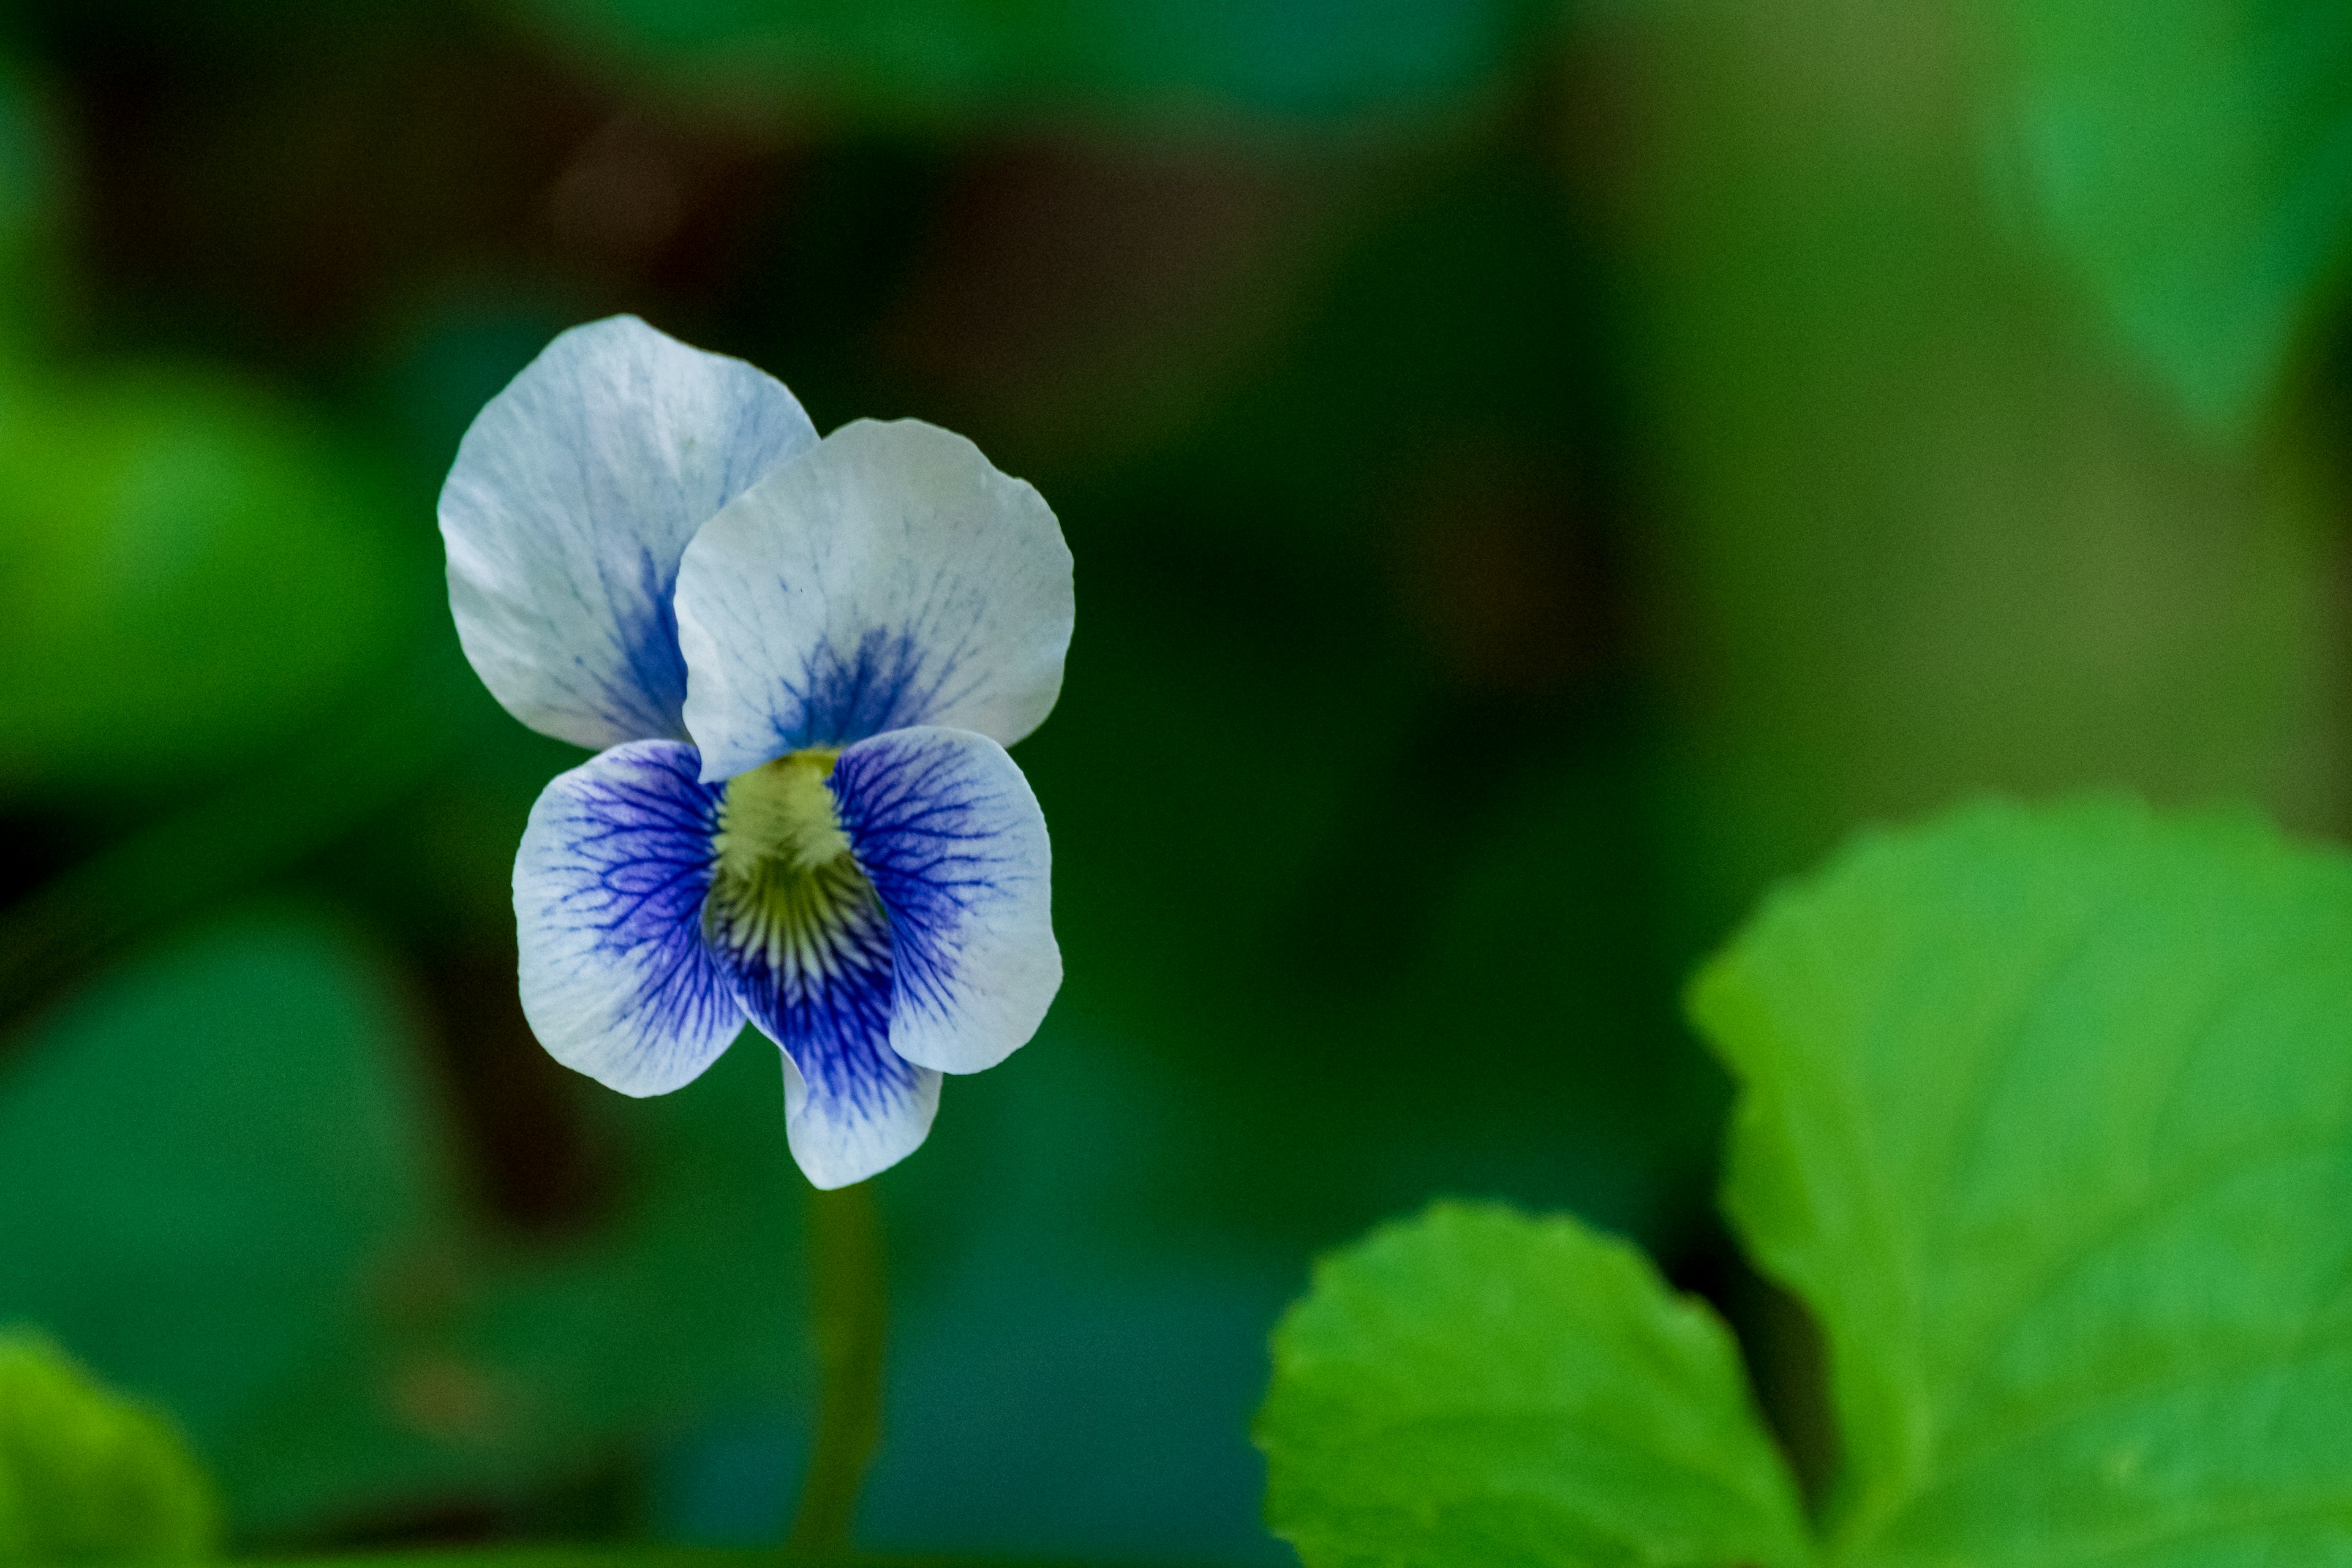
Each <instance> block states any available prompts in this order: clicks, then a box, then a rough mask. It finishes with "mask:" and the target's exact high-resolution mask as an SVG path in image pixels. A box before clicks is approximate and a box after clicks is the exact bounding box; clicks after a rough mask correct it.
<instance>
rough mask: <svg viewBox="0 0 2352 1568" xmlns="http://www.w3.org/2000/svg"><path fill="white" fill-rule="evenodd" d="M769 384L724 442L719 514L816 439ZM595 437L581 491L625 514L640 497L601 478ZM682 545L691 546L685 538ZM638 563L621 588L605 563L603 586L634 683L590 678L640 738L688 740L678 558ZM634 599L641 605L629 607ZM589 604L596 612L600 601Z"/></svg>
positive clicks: (715, 508)
mask: <svg viewBox="0 0 2352 1568" xmlns="http://www.w3.org/2000/svg"><path fill="white" fill-rule="evenodd" d="M742 374H744V375H746V376H749V377H751V378H753V379H755V380H757V381H764V380H765V378H764V377H761V376H760V375H759V373H758V372H756V371H752V370H751V369H750V367H748V366H746V367H743V371H742ZM574 379H575V381H578V380H580V377H579V376H578V375H577V374H575V377H574ZM766 390H767V389H766V388H764V387H761V388H760V389H759V392H760V395H746V396H743V397H740V398H739V399H738V400H737V404H736V410H735V423H734V426H733V428H732V429H731V430H730V431H729V433H728V435H727V437H726V438H725V439H724V440H723V441H721V442H720V443H719V449H720V450H721V452H723V453H724V454H725V461H726V465H727V468H726V472H725V474H724V475H723V476H722V477H721V478H720V479H719V493H718V497H717V500H716V501H715V503H714V504H712V505H710V506H709V508H708V511H709V515H713V516H715V515H716V514H717V513H718V512H719V510H721V509H723V508H724V507H725V506H726V505H727V504H728V503H729V502H730V501H732V500H734V499H735V498H736V497H737V496H740V495H741V494H742V493H743V492H744V491H745V490H747V489H751V487H752V485H754V484H756V483H758V482H759V481H760V480H761V479H764V478H765V477H766V476H767V474H768V472H769V471H770V470H771V469H772V468H775V467H776V465H777V464H779V463H781V462H786V461H789V460H790V459H791V458H794V457H797V456H799V455H800V454H801V453H802V452H803V451H805V450H806V449H807V447H809V445H810V444H811V443H812V442H813V441H814V438H815V433H814V430H813V429H811V428H809V427H808V426H807V416H806V415H804V414H803V413H802V412H801V409H800V405H799V404H797V403H795V402H793V401H792V400H791V395H790V394H789V393H787V394H784V395H783V401H782V402H781V403H779V402H777V401H774V400H772V399H771V398H770V397H769V396H767V395H765V393H766ZM590 401H591V399H590V398H589V396H588V395H587V392H586V390H585V389H584V386H583V390H582V391H581V392H580V393H578V394H577V395H576V396H575V398H574V404H575V405H576V406H579V407H582V408H584V407H586V406H587V405H589V403H590ZM786 409H789V410H790V411H791V412H790V416H786V415H785V413H784V411H785V410H786ZM592 436H593V433H592V432H591V431H590V430H588V429H587V428H586V427H585V426H584V425H583V428H582V429H581V430H580V431H579V432H578V433H577V434H576V435H575V436H574V437H573V438H572V443H571V445H572V452H573V456H574V460H575V461H576V462H577V463H578V464H579V468H580V485H581V493H582V494H583V495H591V496H594V495H599V494H600V492H606V493H603V494H602V496H601V500H600V503H599V504H597V505H596V506H595V507H594V508H593V510H595V511H597V512H598V513H600V514H604V515H614V516H617V515H625V514H626V513H627V511H629V510H631V509H632V508H633V507H634V505H635V503H634V502H633V501H631V500H629V499H628V498H627V497H625V496H623V495H619V494H617V493H609V492H611V490H612V487H611V486H610V485H609V484H607V483H604V482H602V481H601V480H600V479H599V476H598V473H597V471H596V469H595V468H593V466H592V464H591V461H590V459H591V457H592V454H593V448H594V443H593V439H592ZM803 437H804V438H803ZM684 499H685V498H684V497H683V496H677V497H674V498H673V500H674V503H675V504H678V505H681V506H682V504H683V501H684ZM691 510H693V511H695V512H702V511H703V510H705V509H704V508H702V507H700V506H697V507H695V508H693V509H691ZM696 526H699V521H698V522H697V524H696ZM689 532H690V531H689ZM678 549H679V551H680V552H683V551H684V549H685V542H684V541H683V540H681V541H680V542H679V544H678ZM635 567H636V572H635V577H636V580H635V583H633V584H629V585H628V589H629V591H627V592H616V591H615V588H616V584H614V580H613V578H614V573H613V571H612V569H611V568H610V567H608V566H607V565H605V564H604V563H599V566H598V578H599V583H598V586H599V587H600V588H601V589H602V590H603V593H604V605H605V607H606V608H607V610H608V612H609V613H610V614H611V615H612V616H613V617H614V631H613V635H614V638H615V642H616V645H617V646H616V648H615V651H616V652H617V654H618V655H619V663H620V666H621V668H622V669H623V670H625V672H626V674H627V676H628V679H629V680H630V682H631V689H629V690H626V691H615V690H614V689H613V688H612V686H611V684H610V683H609V682H607V681H605V680H603V679H597V678H595V677H593V675H592V676H590V678H589V679H591V681H592V682H593V684H594V685H595V686H597V687H598V688H599V689H601V691H602V695H603V700H602V701H601V702H600V703H599V704H598V705H597V706H598V713H599V716H600V717H602V718H603V719H604V721H606V722H607V723H608V724H611V725H612V726H613V727H614V730H615V731H619V732H620V733H623V734H625V735H628V736H630V737H631V738H633V739H653V738H656V737H659V738H661V739H665V740H676V741H684V740H686V739H688V735H687V730H686V720H685V710H686V689H687V668H686V654H685V652H684V650H683V649H682V648H681V647H679V645H678V640H677V572H678V557H677V555H672V556H671V557H670V558H668V559H667V560H663V559H661V558H659V557H657V556H656V553H655V552H653V551H651V550H640V551H639V552H637V556H636V561H635ZM633 604H634V606H635V607H634V608H625V606H630V605H633ZM583 610H588V611H590V612H591V614H592V616H593V606H588V605H583ZM572 663H573V665H574V666H575V667H576V668H580V669H581V671H582V672H583V674H587V673H588V672H587V661H586V660H585V659H583V658H574V659H573V660H572Z"/></svg>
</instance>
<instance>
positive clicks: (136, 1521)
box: [0, 1331, 220, 1568]
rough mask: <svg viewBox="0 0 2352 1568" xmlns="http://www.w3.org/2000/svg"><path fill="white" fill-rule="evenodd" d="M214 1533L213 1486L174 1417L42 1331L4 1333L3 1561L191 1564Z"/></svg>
mask: <svg viewBox="0 0 2352 1568" xmlns="http://www.w3.org/2000/svg"><path fill="white" fill-rule="evenodd" d="M219 1531H220V1505H219V1503H218V1501H217V1500H215V1498H214V1496H213V1489H212V1483H211V1482H210V1481H209V1480H208V1479H206V1478H205V1473H204V1471H203V1470H202V1469H201V1468H199V1467H198V1466H197V1464H196V1462H195V1459H194V1456H192V1455H191V1454H189V1452H188V1449H187V1445H186V1444H184V1443H183V1442H182V1441H181V1440H180V1435H179V1434H178V1433H177V1432H175V1431H174V1430H173V1428H172V1426H171V1424H170V1423H169V1422H168V1421H165V1420H164V1419H163V1418H162V1417H160V1416H158V1415H155V1414H154V1413H153V1412H152V1411H149V1410H146V1409H143V1408H142V1407H141V1406H139V1405H134V1404H131V1402H130V1401H128V1400H124V1399H121V1398H119V1397H117V1396H116V1395H114V1394H110V1393H109V1392H108V1391H107V1390H105V1389H103V1388H100V1387H99V1386H98V1385H97V1384H94V1383H92V1382H91V1381H90V1379H89V1375H88V1374H87V1373H84V1372H83V1371H82V1370H81V1368H79V1367H78V1366H76V1365H74V1364H73V1363H71V1362H70V1361H68V1360H67V1359H66V1358H65V1357H64V1356H63V1355H62V1354H60V1353H59V1352H58V1349H57V1347H56V1346H55V1345H53V1344H51V1343H49V1342H47V1340H46V1339H44V1338H42V1337H41V1336H40V1335H38V1334H34V1333H27V1332H25V1331H10V1332H0V1563H11V1564H15V1563H27V1564H34V1565H36V1568H67V1565H71V1564H80V1563H124V1562H137V1563H184V1562H192V1561H195V1560H197V1559H201V1558H205V1557H207V1556H210V1555H211V1554H212V1552H214V1550H215V1548H216V1547H217V1545H218V1544H219V1539H218V1538H219Z"/></svg>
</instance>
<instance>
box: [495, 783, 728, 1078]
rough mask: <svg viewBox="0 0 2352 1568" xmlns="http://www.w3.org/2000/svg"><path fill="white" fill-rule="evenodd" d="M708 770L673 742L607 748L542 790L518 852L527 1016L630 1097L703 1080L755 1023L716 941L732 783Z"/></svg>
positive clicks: (564, 1051) (577, 1064)
mask: <svg viewBox="0 0 2352 1568" xmlns="http://www.w3.org/2000/svg"><path fill="white" fill-rule="evenodd" d="M700 771H701V758H700V756H699V754H698V752H696V751H695V749H694V748H693V747H692V746H688V745H684V744H681V743H679V742H673V741H640V742H632V743H630V744H628V745H623V746H615V747H614V748H613V749H612V750H610V751H607V752H602V753H600V754H598V755H597V756H595V757H593V758H591V759H589V761H587V762H586V763H582V764H581V765H580V766H579V767H576V768H574V769H572V771H571V772H570V773H563V774H561V775H559V776H558V777H557V778H556V779H555V780H554V782H552V783H551V784H549V785H548V786H547V788H546V789H545V790H544V791H542V792H541V795H540V797H539V800H538V802H537V803H536V804H535V805H532V807H531V810H530V823H529V825H528V826H525V828H524V829H523V838H522V847H521V849H520V852H519V853H518V854H517V855H516V857H515V874H514V898H515V924H516V933H517V936H518V938H519V939H520V948H521V952H520V980H521V989H522V1005H523V1012H524V1015H525V1016H527V1017H529V1019H530V1026H531V1030H532V1032H533V1033H534V1034H536V1035H537V1036H538V1037H539V1040H540V1043H541V1045H542V1046H544V1047H547V1050H548V1053H549V1054H550V1055H551V1056H552V1057H554V1058H555V1059H556V1060H558V1061H560V1062H562V1063H563V1064H564V1065H565V1066H566V1067H569V1068H574V1069H576V1070H578V1071H580V1072H583V1073H585V1074H587V1075H588V1076H589V1077H591V1078H593V1079H596V1080H597V1081H598V1082H600V1083H603V1084H605V1085H607V1086H609V1087H611V1088H613V1089H619V1090H620V1091H621V1092H622V1093H624V1094H634V1095H648V1094H665V1093H667V1092H668V1091H669V1090H671V1089H677V1088H679V1087H681V1086H682V1085H685V1084H688V1083H690V1082H692V1081H693V1080H694V1079H696V1078H697V1077H698V1076H700V1074H701V1072H702V1070H703V1068H707V1067H709V1065H710V1064H711V1062H713V1061H715V1060H716V1059H718V1058H719V1053H721V1052H722V1051H724V1050H725V1049H726V1048H727V1047H728V1045H729V1044H730V1042H731V1041H732V1040H733V1039H734V1038H735V1037H736V1035H737V1034H739V1033H740V1032H741V1030H742V1027H743V1009H742V1008H741V1007H740V1005H737V1003H736V1001H735V996H734V988H733V987H732V986H731V985H730V984H729V980H728V976H727V975H726V974H725V973H723V971H722V970H721V968H720V966H719V963H718V962H717V961H716V958H715V955H714V954H713V953H712V952H711V951H710V948H709V944H708V943H707V942H705V940H704V938H703V932H702V918H703V908H704V905H705V903H706V901H707V900H708V898H709V891H710V881H711V874H712V868H713V855H712V849H711V844H712V838H713V836H714V834H715V833H716V831H717V827H718V821H719V804H720V799H721V792H719V790H717V789H714V788H712V787H710V786H709V785H706V784H701V783H700V782H698V774H699V773H700Z"/></svg>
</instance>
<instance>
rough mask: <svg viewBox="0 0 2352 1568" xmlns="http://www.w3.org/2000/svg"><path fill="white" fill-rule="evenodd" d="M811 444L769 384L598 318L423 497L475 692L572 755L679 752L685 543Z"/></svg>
mask: <svg viewBox="0 0 2352 1568" xmlns="http://www.w3.org/2000/svg"><path fill="white" fill-rule="evenodd" d="M815 444H816V427H815V426H813V425H811V424H810V423H809V419H808V416H807V415H806V414H804V413H803V412H802V411H801V405H800V404H799V402H798V401H797V400H795V399H794V398H793V395H792V394H791V393H790V392H788V391H786V390H785V389H784V385H783V384H782V382H780V381H777V380H776V379H774V378H773V377H772V376H770V375H767V374H764V373H762V372H761V371H759V370H756V369H754V368H753V367H752V366H751V365H748V364H746V363H743V362H742V361H740V360H736V359H728V358H726V357H724V356H722V355H719V354H712V353H703V352H702V351H700V350H699V349H692V348H688V347H687V346H686V345H685V344H684V343H681V342H677V340H675V339H673V338H669V337H667V336H665V335H663V334H662V333H660V332H657V331H655V330H654V329H653V328H651V327H649V326H647V325H646V324H645V322H643V321H638V320H637V319H636V318H635V316H614V317H613V318H611V319H610V320H607V321H594V322H591V323H590V324H589V325H587V326H584V327H574V328H573V329H572V331H568V332H565V333H564V334H563V335H562V336H561V337H559V338H557V339H556V340H555V341H554V342H551V343H550V344H548V346H547V348H546V349H545V350H544V351H543V352H542V353H541V354H540V356H539V357H538V358H537V359H535V360H533V361H531V362H530V364H529V365H527V366H525V367H524V369H523V372H522V374H520V375H518V376H516V377H515V379H514V381H513V382H512V383H511V384H509V385H508V387H507V389H506V390H505V391H503V392H501V393H499V395H497V396H496V397H494V398H492V399H490V401H489V404H488V406H486V407H485V408H484V409H483V410H482V412H481V413H480V414H479V415H478V416H476V417H475V419H474V423H473V426H471V427H470V428H469V429H467V432H466V437H465V439H464V440H463V441H462V442H460V443H459V444H458V447H457V463H456V465H455V466H454V467H453V468H450V470H449V479H448V482H447V483H446V484H445V485H444V486H443V487H442V489H441V504H440V513H441V536H442V539H443V541H444V542H446V545H447V547H448V552H449V607H450V610H451V611H452V613H453V614H454V615H455V616H457V636H458V640H459V641H461V642H462V643H464V645H465V648H466V657H467V658H468V659H470V660H472V661H473V665H474V668H475V671H476V672H477V673H478V674H479V675H480V676H481V678H482V683H483V684H484V685H485V686H488V688H489V689H490V693H491V695H492V696H494V697H496V698H497V699H498V700H499V702H501V703H502V704H504V705H505V707H506V710H507V711H508V712H509V713H512V714H513V715H514V716H515V717H516V718H518V719H520V720H521V721H523V722H524V723H526V724H528V725H530V727H531V728H532V729H534V730H538V731H542V732H544V733H546V734H550V735H553V736H555V737H556V738H557V739H559V740H564V741H572V742H577V743H578V744H580V745H583V746H595V747H604V746H612V745H617V744H619V743H620V742H624V741H638V740H647V739H654V738H667V739H674V740H684V739H686V736H687V731H686V726H685V721H684V719H683V718H682V716H681V709H682V706H683V704H684V702H685V700H686V687H687V680H686V664H685V661H684V660H683V658H681V657H680V656H679V653H678V648H677V617H676V615H675V613H674V611H673V609H672V607H671V591H672V588H673V585H674V584H675V583H676V581H677V563H678V557H679V555H680V554H681V553H683V552H684V551H685V549H686V545H687V541H688V540H689V539H691V538H693V537H694V531H695V530H697V529H698V528H700V527H701V526H702V525H703V523H705V522H706V521H709V519H710V517H711V515H712V514H713V513H715V512H717V511H718V510H719V509H720V508H721V507H723V506H725V505H726V504H727V503H728V502H729V501H730V500H734V499H735V497H736V496H738V495H739V494H740V493H741V492H742V491H743V490H744V489H746V488H747V487H749V486H750V485H751V483H752V482H753V481H754V480H756V479H760V478H761V476H763V475H765V474H766V473H768V471H769V470H770V469H772V468H775V467H776V466H777V465H778V464H780V463H782V462H784V461H786V460H787V459H789V458H794V457H797V456H799V455H800V454H801V453H803V452H805V451H807V450H808V449H809V448H810V447H814V446H815Z"/></svg>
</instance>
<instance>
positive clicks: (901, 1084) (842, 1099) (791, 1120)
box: [784, 1046, 940, 1189]
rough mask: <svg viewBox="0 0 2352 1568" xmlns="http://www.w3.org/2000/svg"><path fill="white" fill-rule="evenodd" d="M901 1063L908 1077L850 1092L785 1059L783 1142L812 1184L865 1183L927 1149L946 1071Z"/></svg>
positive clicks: (789, 1058)
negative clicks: (828, 1085)
mask: <svg viewBox="0 0 2352 1568" xmlns="http://www.w3.org/2000/svg"><path fill="white" fill-rule="evenodd" d="M888 1048H889V1047H887V1046H885V1047H883V1049H885V1050H886V1051H887V1049H888ZM899 1066H900V1067H902V1068H906V1071H905V1075H904V1076H903V1077H896V1078H891V1079H888V1080H887V1082H881V1083H877V1084H875V1085H869V1086H866V1088H865V1089H864V1091H863V1092H861V1093H859V1094H856V1095H846V1094H842V1093H839V1092H837V1091H835V1090H833V1089H827V1088H826V1087H824V1080H823V1079H811V1078H810V1077H808V1076H807V1075H806V1074H804V1073H803V1072H802V1071H801V1069H800V1068H798V1067H797V1066H795V1065H794V1064H793V1058H791V1057H790V1056H787V1057H785V1058H784V1142H786V1143H787V1144H788V1145H790V1147H791V1149H792V1152H793V1162H794V1163H797V1164H798V1165H799V1166H800V1168H801V1173H802V1174H803V1175H805V1176H806V1177H808V1179H809V1184H810V1185H811V1186H815V1187H824V1188H826V1189H831V1188H834V1187H845V1186H848V1185H850V1184H853V1183H856V1182H862V1181H864V1180H866V1177H868V1176H876V1175H879V1174H881V1173H883V1172H884V1171H887V1170H888V1169H889V1168H890V1167H891V1166H893V1165H895V1164H897V1163H898V1162H899V1161H901V1160H903V1159H905V1158H906V1157H907V1156H908V1155H909V1154H911V1153H913V1152H915V1151H916V1150H917V1149H919V1148H921V1147H922V1144H923V1140H924V1139H925V1138H927V1137H929V1135H930V1131H931V1119H932V1118H933V1117H935V1116H937V1115H938V1114H939V1112H940V1075H939V1074H937V1073H935V1072H931V1071H929V1070H928V1069H926V1068H915V1067H907V1065H906V1064H905V1063H903V1062H901V1063H900V1064H899Z"/></svg>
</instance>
